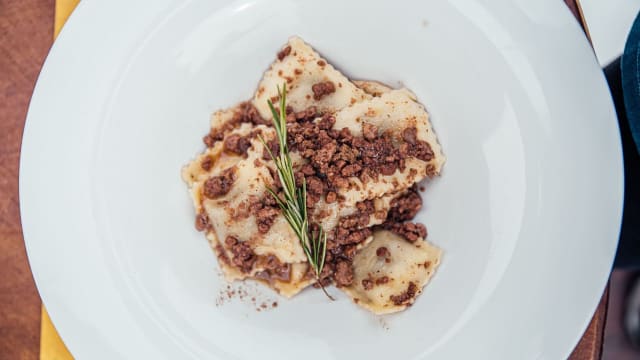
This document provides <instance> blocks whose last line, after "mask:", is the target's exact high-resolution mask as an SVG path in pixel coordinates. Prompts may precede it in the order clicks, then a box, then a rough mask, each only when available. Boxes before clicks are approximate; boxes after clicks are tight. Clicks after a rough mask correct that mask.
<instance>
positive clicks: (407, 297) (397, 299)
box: [389, 281, 418, 305]
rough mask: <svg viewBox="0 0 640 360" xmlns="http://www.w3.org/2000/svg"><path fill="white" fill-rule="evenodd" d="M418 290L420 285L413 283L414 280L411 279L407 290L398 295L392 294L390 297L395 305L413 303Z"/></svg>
mask: <svg viewBox="0 0 640 360" xmlns="http://www.w3.org/2000/svg"><path fill="white" fill-rule="evenodd" d="M417 292H418V287H417V286H416V284H414V283H413V281H410V282H409V286H408V287H407V290H406V291H404V292H402V293H400V294H398V295H391V296H390V297H389V299H390V300H391V301H392V302H393V304H394V305H409V304H411V301H412V300H413V298H414V297H415V296H416V293H417Z"/></svg>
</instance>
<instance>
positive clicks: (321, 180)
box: [196, 47, 434, 304]
mask: <svg viewBox="0 0 640 360" xmlns="http://www.w3.org/2000/svg"><path fill="white" fill-rule="evenodd" d="M290 52H291V48H290V47H287V48H284V49H283V50H282V51H281V52H280V53H278V59H280V60H282V59H284V57H286V56H288V55H289V54H290ZM335 90H336V88H335V85H334V84H333V83H332V82H330V81H326V82H320V83H317V84H314V85H313V86H312V91H313V96H314V99H316V100H320V99H322V98H323V97H324V96H326V95H328V94H331V93H333V92H335ZM286 115H287V118H286V120H287V123H288V124H287V128H288V138H287V140H288V141H287V142H288V146H289V149H290V150H291V151H294V152H298V153H299V154H300V155H301V156H302V158H303V159H305V160H306V161H307V163H305V164H304V165H303V166H301V167H299V168H298V169H296V174H295V175H296V176H295V177H296V184H297V186H301V185H302V179H304V180H305V182H306V187H307V207H308V208H313V207H314V206H315V204H316V203H317V202H318V201H320V199H322V197H324V199H325V202H326V203H329V204H330V203H334V202H336V201H342V199H341V198H340V196H339V195H338V190H339V189H344V188H347V187H348V186H350V185H349V181H348V178H350V177H358V178H360V180H361V181H363V182H367V181H369V180H377V179H378V177H379V176H380V174H382V175H392V174H394V173H395V172H396V171H397V170H400V171H403V170H404V169H405V158H406V157H415V158H418V159H420V160H423V161H429V160H431V159H433V156H434V153H433V150H432V149H431V147H430V146H429V144H428V143H426V142H424V141H421V140H419V139H418V138H417V129H416V128H408V129H405V130H404V131H403V132H402V139H403V140H404V143H402V144H400V146H396V145H394V141H393V139H392V134H391V132H390V131H386V132H382V133H380V131H379V129H378V128H377V127H376V126H375V125H373V124H369V123H364V124H363V127H362V137H354V136H353V135H352V134H351V132H350V131H349V130H348V129H347V128H343V129H333V126H334V124H335V118H334V117H333V116H332V115H330V114H322V113H321V112H319V111H318V109H317V108H316V107H315V106H311V107H309V108H307V109H305V110H303V111H299V112H294V111H293V109H292V108H291V107H287V109H286ZM243 122H249V123H253V124H267V126H271V124H270V122H268V121H265V120H264V119H262V118H261V117H260V116H259V115H258V113H257V110H256V109H255V108H254V107H253V106H252V105H251V104H250V103H248V102H246V103H242V104H241V105H240V106H239V109H238V111H236V113H235V114H234V117H233V119H232V120H230V121H229V122H227V123H225V124H224V125H223V126H221V127H220V128H219V129H216V130H212V132H211V133H210V134H209V135H207V136H206V137H205V143H207V146H210V147H211V146H213V145H214V144H215V143H216V142H217V141H221V140H223V139H224V150H225V151H229V152H232V153H235V154H241V155H244V154H246V151H247V150H248V148H249V147H250V146H251V144H250V141H249V140H250V138H251V137H252V136H254V135H253V134H250V135H249V136H246V137H242V136H239V135H231V136H228V137H227V138H226V139H225V138H224V136H225V134H226V133H228V132H229V131H230V130H231V129H233V128H235V127H237V126H238V125H239V124H240V123H243ZM267 146H268V148H269V150H271V152H272V153H273V155H274V156H278V155H279V150H280V148H279V144H278V142H277V140H275V139H273V140H269V141H267ZM262 158H263V159H264V160H265V161H268V160H271V155H270V154H269V152H268V151H267V150H266V149H265V150H264V151H263V154H262ZM427 166H429V165H427ZM272 177H273V178H274V184H273V187H272V188H273V189H274V190H275V191H276V193H278V192H279V191H281V184H280V182H279V179H278V177H277V175H276V174H275V173H273V174H272ZM233 180H234V175H233V173H228V174H223V175H222V176H218V177H212V178H210V179H208V180H207V181H206V182H205V187H204V188H205V190H204V192H205V196H206V197H208V198H215V197H218V196H221V195H224V194H226V193H227V192H228V191H229V190H230V188H231V186H232V184H233ZM390 206H391V208H390V210H389V213H388V215H387V219H386V221H385V223H384V224H383V225H379V226H377V227H378V228H383V229H387V230H390V231H392V232H394V233H396V234H398V235H400V236H403V237H404V238H405V239H407V240H408V241H410V242H415V241H416V240H417V239H418V238H425V237H426V235H427V232H426V228H425V227H424V225H422V224H415V223H410V222H406V221H408V220H411V219H413V217H414V216H415V215H416V214H417V212H418V211H419V210H420V208H421V207H422V199H421V198H420V196H419V194H418V193H417V191H415V189H411V190H410V191H408V192H407V193H406V194H404V195H402V196H400V197H398V198H396V199H394V200H392V202H391V204H390ZM356 207H357V211H356V212H355V213H354V214H352V215H349V216H345V217H342V218H340V219H339V221H338V226H337V227H336V228H335V229H333V230H332V231H330V232H328V234H327V255H326V260H325V266H324V268H323V271H322V273H321V274H320V283H321V284H322V285H323V286H327V285H329V284H331V283H332V282H334V283H335V284H336V285H337V286H350V285H351V284H352V283H353V276H354V274H353V257H354V256H355V253H356V246H357V245H358V244H360V243H362V242H363V241H365V240H366V239H367V238H369V237H370V236H371V235H372V229H373V228H371V227H367V226H368V225H369V223H370V218H371V215H372V214H375V208H374V204H373V201H372V200H368V201H362V202H359V203H357V204H356ZM251 213H252V214H253V215H254V216H255V218H256V223H257V226H258V231H259V232H260V233H267V232H268V231H269V229H270V228H271V226H272V225H273V223H274V221H275V219H276V218H277V216H278V215H279V214H280V209H279V207H278V206H277V204H276V203H275V201H274V199H273V198H271V196H270V195H269V194H265V196H263V197H262V198H261V199H260V200H259V201H256V202H254V203H253V204H252V205H251ZM203 220H204V219H202V220H197V225H196V227H197V228H199V227H202V226H206V225H204V222H203ZM198 222H199V223H198ZM312 228H316V229H317V225H313V226H312ZM227 239H228V240H229V241H228V243H227V242H225V244H227V245H228V248H229V249H230V251H231V253H232V254H233V257H232V259H230V260H229V259H227V260H228V261H230V262H231V263H232V264H233V265H235V266H237V267H238V268H239V269H240V270H241V271H243V272H249V271H250V270H251V269H252V268H253V266H254V264H256V262H258V263H260V264H261V265H263V266H264V268H265V270H263V271H260V272H258V273H256V275H255V277H256V278H258V279H261V280H265V281H270V282H271V281H273V280H276V279H277V280H280V281H289V279H290V272H291V268H290V266H289V264H281V263H280V262H279V261H278V259H277V258H275V257H273V256H271V257H263V256H256V255H255V254H254V253H253V251H252V250H251V248H250V247H249V246H248V245H247V244H245V243H243V242H240V241H238V240H237V239H235V238H233V237H230V238H227ZM229 244H231V245H229ZM385 250H386V251H385ZM377 254H378V256H380V257H383V258H385V261H387V262H388V260H389V252H388V250H387V249H386V248H379V249H378V250H377ZM312 272H313V271H312V270H309V274H307V275H308V276H314V275H315V274H312ZM387 282H389V278H388V277H386V276H383V277H381V278H378V279H373V278H371V279H365V280H363V282H362V285H363V287H364V288H365V289H367V290H369V289H371V288H373V287H374V286H376V285H382V284H386V283H387ZM314 286H316V287H318V286H319V284H315V285H314ZM416 291H417V287H416V285H415V284H413V283H410V285H409V288H408V289H407V291H406V292H404V293H402V294H400V295H394V296H392V299H391V300H392V301H393V302H394V303H395V304H404V303H407V302H408V301H409V300H410V299H412V298H413V297H414V296H415V294H416Z"/></svg>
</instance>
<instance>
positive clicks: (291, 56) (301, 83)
mask: <svg viewBox="0 0 640 360" xmlns="http://www.w3.org/2000/svg"><path fill="white" fill-rule="evenodd" d="M280 57H282V58H280ZM324 82H331V83H332V84H333V86H334V88H335V91H334V92H332V93H330V94H327V95H326V96H323V97H321V98H319V97H318V96H317V92H316V93H314V91H313V86H314V85H316V84H320V83H324ZM283 83H286V84H287V105H289V106H291V108H292V109H293V111H303V110H305V109H307V108H309V107H310V106H315V107H317V108H318V110H319V111H323V112H334V111H336V110H339V109H342V108H344V107H345V106H348V105H350V104H353V103H356V102H359V101H362V100H365V99H368V98H370V97H371V96H370V95H368V94H367V93H365V92H364V91H363V90H361V89H359V88H358V87H356V86H355V84H353V83H352V82H351V81H349V79H347V78H346V77H345V76H344V75H342V73H340V72H339V71H338V70H336V69H335V68H334V67H333V66H331V65H330V64H329V63H328V62H327V60H325V59H323V58H322V57H320V55H319V54H318V53H317V52H315V51H314V50H313V49H312V48H311V47H310V46H309V45H307V44H306V43H305V42H304V41H303V40H302V39H300V38H299V37H295V36H294V37H292V38H290V39H289V41H288V43H287V44H286V45H285V46H284V47H283V48H282V50H281V51H280V53H279V54H278V58H277V59H276V61H275V62H274V63H273V64H272V65H271V67H270V68H269V70H267V71H266V72H265V74H264V77H263V78H262V80H261V81H260V83H259V84H258V89H257V91H256V93H255V95H254V97H253V101H252V102H253V106H255V107H256V109H258V112H259V113H260V115H261V116H262V117H263V118H265V119H268V118H270V117H271V111H270V110H269V106H268V105H267V100H270V99H272V101H273V102H274V103H275V100H276V99H278V90H277V88H278V87H282V84H283Z"/></svg>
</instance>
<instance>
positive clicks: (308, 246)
mask: <svg viewBox="0 0 640 360" xmlns="http://www.w3.org/2000/svg"><path fill="white" fill-rule="evenodd" d="M278 97H279V98H280V102H279V110H276V108H275V107H274V106H273V102H271V100H267V103H268V104H269V108H270V109H271V114H272V115H273V127H274V128H275V130H276V137H277V138H278V143H279V145H280V154H279V155H278V156H274V155H273V153H272V152H271V149H270V148H269V146H267V144H266V143H265V141H264V139H262V137H261V138H260V141H262V144H263V145H264V147H265V149H267V151H268V153H269V155H270V156H271V159H273V161H274V163H275V165H276V172H277V173H278V177H279V178H280V183H281V184H282V192H283V194H284V199H281V198H280V197H279V196H278V194H276V192H275V191H274V190H273V189H271V188H267V191H269V193H270V194H271V196H273V198H274V200H275V201H276V203H277V204H278V206H279V207H280V209H281V210H282V214H283V215H284V218H285V219H287V222H288V223H289V225H290V226H291V229H292V230H293V232H294V233H295V234H296V236H297V237H298V239H299V240H300V245H301V246H302V249H303V250H304V253H305V254H306V256H307V260H308V261H309V265H310V266H311V268H313V270H314V272H315V275H316V279H317V280H318V284H319V285H320V287H321V288H322V291H323V292H324V293H325V295H327V297H328V298H329V299H331V300H334V299H333V297H332V296H331V295H329V293H328V292H327V290H326V289H325V288H324V285H322V281H321V280H320V274H321V273H322V269H323V268H324V262H325V258H326V255H327V233H326V232H325V231H324V230H323V229H322V226H318V231H310V229H309V228H310V224H309V218H308V214H307V184H306V181H305V179H304V177H303V178H302V187H296V180H295V176H294V171H293V162H292V161H291V156H290V155H289V147H288V146H287V114H286V107H287V84H286V83H285V84H283V85H282V90H280V87H278Z"/></svg>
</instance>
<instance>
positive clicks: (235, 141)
mask: <svg viewBox="0 0 640 360" xmlns="http://www.w3.org/2000/svg"><path fill="white" fill-rule="evenodd" d="M250 147H251V141H250V136H240V135H238V134H231V135H229V136H227V137H226V138H225V139H224V150H225V151H228V152H231V153H234V154H238V155H244V156H246V155H247V150H248V149H249V148H250Z"/></svg>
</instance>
